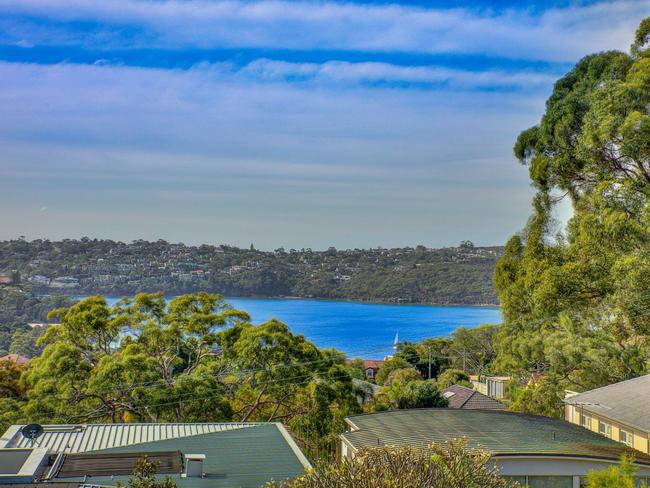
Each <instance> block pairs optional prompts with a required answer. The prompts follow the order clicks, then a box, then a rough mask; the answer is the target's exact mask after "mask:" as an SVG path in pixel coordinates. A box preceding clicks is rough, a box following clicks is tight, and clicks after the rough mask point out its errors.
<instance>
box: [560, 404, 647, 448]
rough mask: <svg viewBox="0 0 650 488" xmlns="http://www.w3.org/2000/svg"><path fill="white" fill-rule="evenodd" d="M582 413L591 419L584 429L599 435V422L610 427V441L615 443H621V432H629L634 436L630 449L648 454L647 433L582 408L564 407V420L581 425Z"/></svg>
mask: <svg viewBox="0 0 650 488" xmlns="http://www.w3.org/2000/svg"><path fill="white" fill-rule="evenodd" d="M583 412H584V415H585V416H587V417H589V418H590V419H591V420H590V421H589V422H588V423H589V425H588V427H586V428H589V430H591V431H593V432H596V433H600V430H599V422H604V423H605V424H607V425H609V426H611V439H612V440H615V441H617V442H621V430H625V431H626V432H631V433H632V434H634V445H633V446H631V447H634V449H637V450H639V451H641V452H644V453H646V454H650V440H649V439H650V433H648V432H644V431H642V430H639V429H635V428H634V427H630V426H627V425H625V424H623V423H621V422H617V421H616V420H613V419H610V418H607V417H605V416H603V415H601V414H597V413H593V412H590V411H589V410H588V409H587V408H584V407H583V406H574V405H565V410H564V418H565V420H566V421H568V422H571V423H572V424H576V425H581V422H580V414H581V413H583Z"/></svg>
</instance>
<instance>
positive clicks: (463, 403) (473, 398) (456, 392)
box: [442, 385, 506, 410]
mask: <svg viewBox="0 0 650 488" xmlns="http://www.w3.org/2000/svg"><path fill="white" fill-rule="evenodd" d="M442 396H444V397H445V398H446V399H447V401H448V402H449V408H465V409H475V410H476V409H478V410H505V409H506V407H505V405H504V404H503V403H501V402H498V401H497V400H494V399H493V398H490V397H489V396H487V395H484V394H483V393H480V392H478V391H476V390H472V389H471V388H467V387H465V386H461V385H451V386H450V387H449V388H445V389H444V390H442Z"/></svg>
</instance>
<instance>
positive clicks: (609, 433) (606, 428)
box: [598, 420, 612, 439]
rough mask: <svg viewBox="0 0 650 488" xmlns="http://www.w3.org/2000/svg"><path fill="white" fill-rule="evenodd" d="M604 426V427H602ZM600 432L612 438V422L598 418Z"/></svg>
mask: <svg viewBox="0 0 650 488" xmlns="http://www.w3.org/2000/svg"><path fill="white" fill-rule="evenodd" d="M602 427H604V429H602ZM598 433H599V434H601V435H604V436H605V437H607V438H609V439H611V438H612V424H608V423H607V422H605V421H604V420H598Z"/></svg>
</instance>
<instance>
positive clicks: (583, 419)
mask: <svg viewBox="0 0 650 488" xmlns="http://www.w3.org/2000/svg"><path fill="white" fill-rule="evenodd" d="M580 425H582V426H583V427H584V428H585V429H591V417H590V416H588V415H585V414H584V413H581V414H580Z"/></svg>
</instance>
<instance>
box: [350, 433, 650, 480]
mask: <svg viewBox="0 0 650 488" xmlns="http://www.w3.org/2000/svg"><path fill="white" fill-rule="evenodd" d="M349 456H354V451H353V449H352V447H351V446H350V445H348V443H347V442H346V441H345V440H342V441H341V457H342V458H346V457H349ZM493 463H494V467H495V468H496V469H498V470H499V473H500V474H501V475H502V476H505V477H512V478H513V479H515V480H518V481H520V480H521V478H522V477H523V478H526V479H527V481H529V482H530V486H533V487H535V486H544V487H547V488H548V487H553V488H554V487H558V488H565V487H566V488H580V480H581V478H582V479H584V478H585V477H586V476H587V474H588V473H589V472H590V471H599V470H602V469H607V468H608V467H609V466H611V465H615V464H618V463H617V462H616V461H613V460H604V459H602V460H601V459H590V458H579V457H575V458H573V457H566V456H500V457H497V458H494V459H493ZM637 468H638V471H637V473H636V476H637V477H639V478H640V479H641V480H643V481H646V482H647V481H648V480H650V466H639V465H637ZM538 482H539V485H537V483H538Z"/></svg>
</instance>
